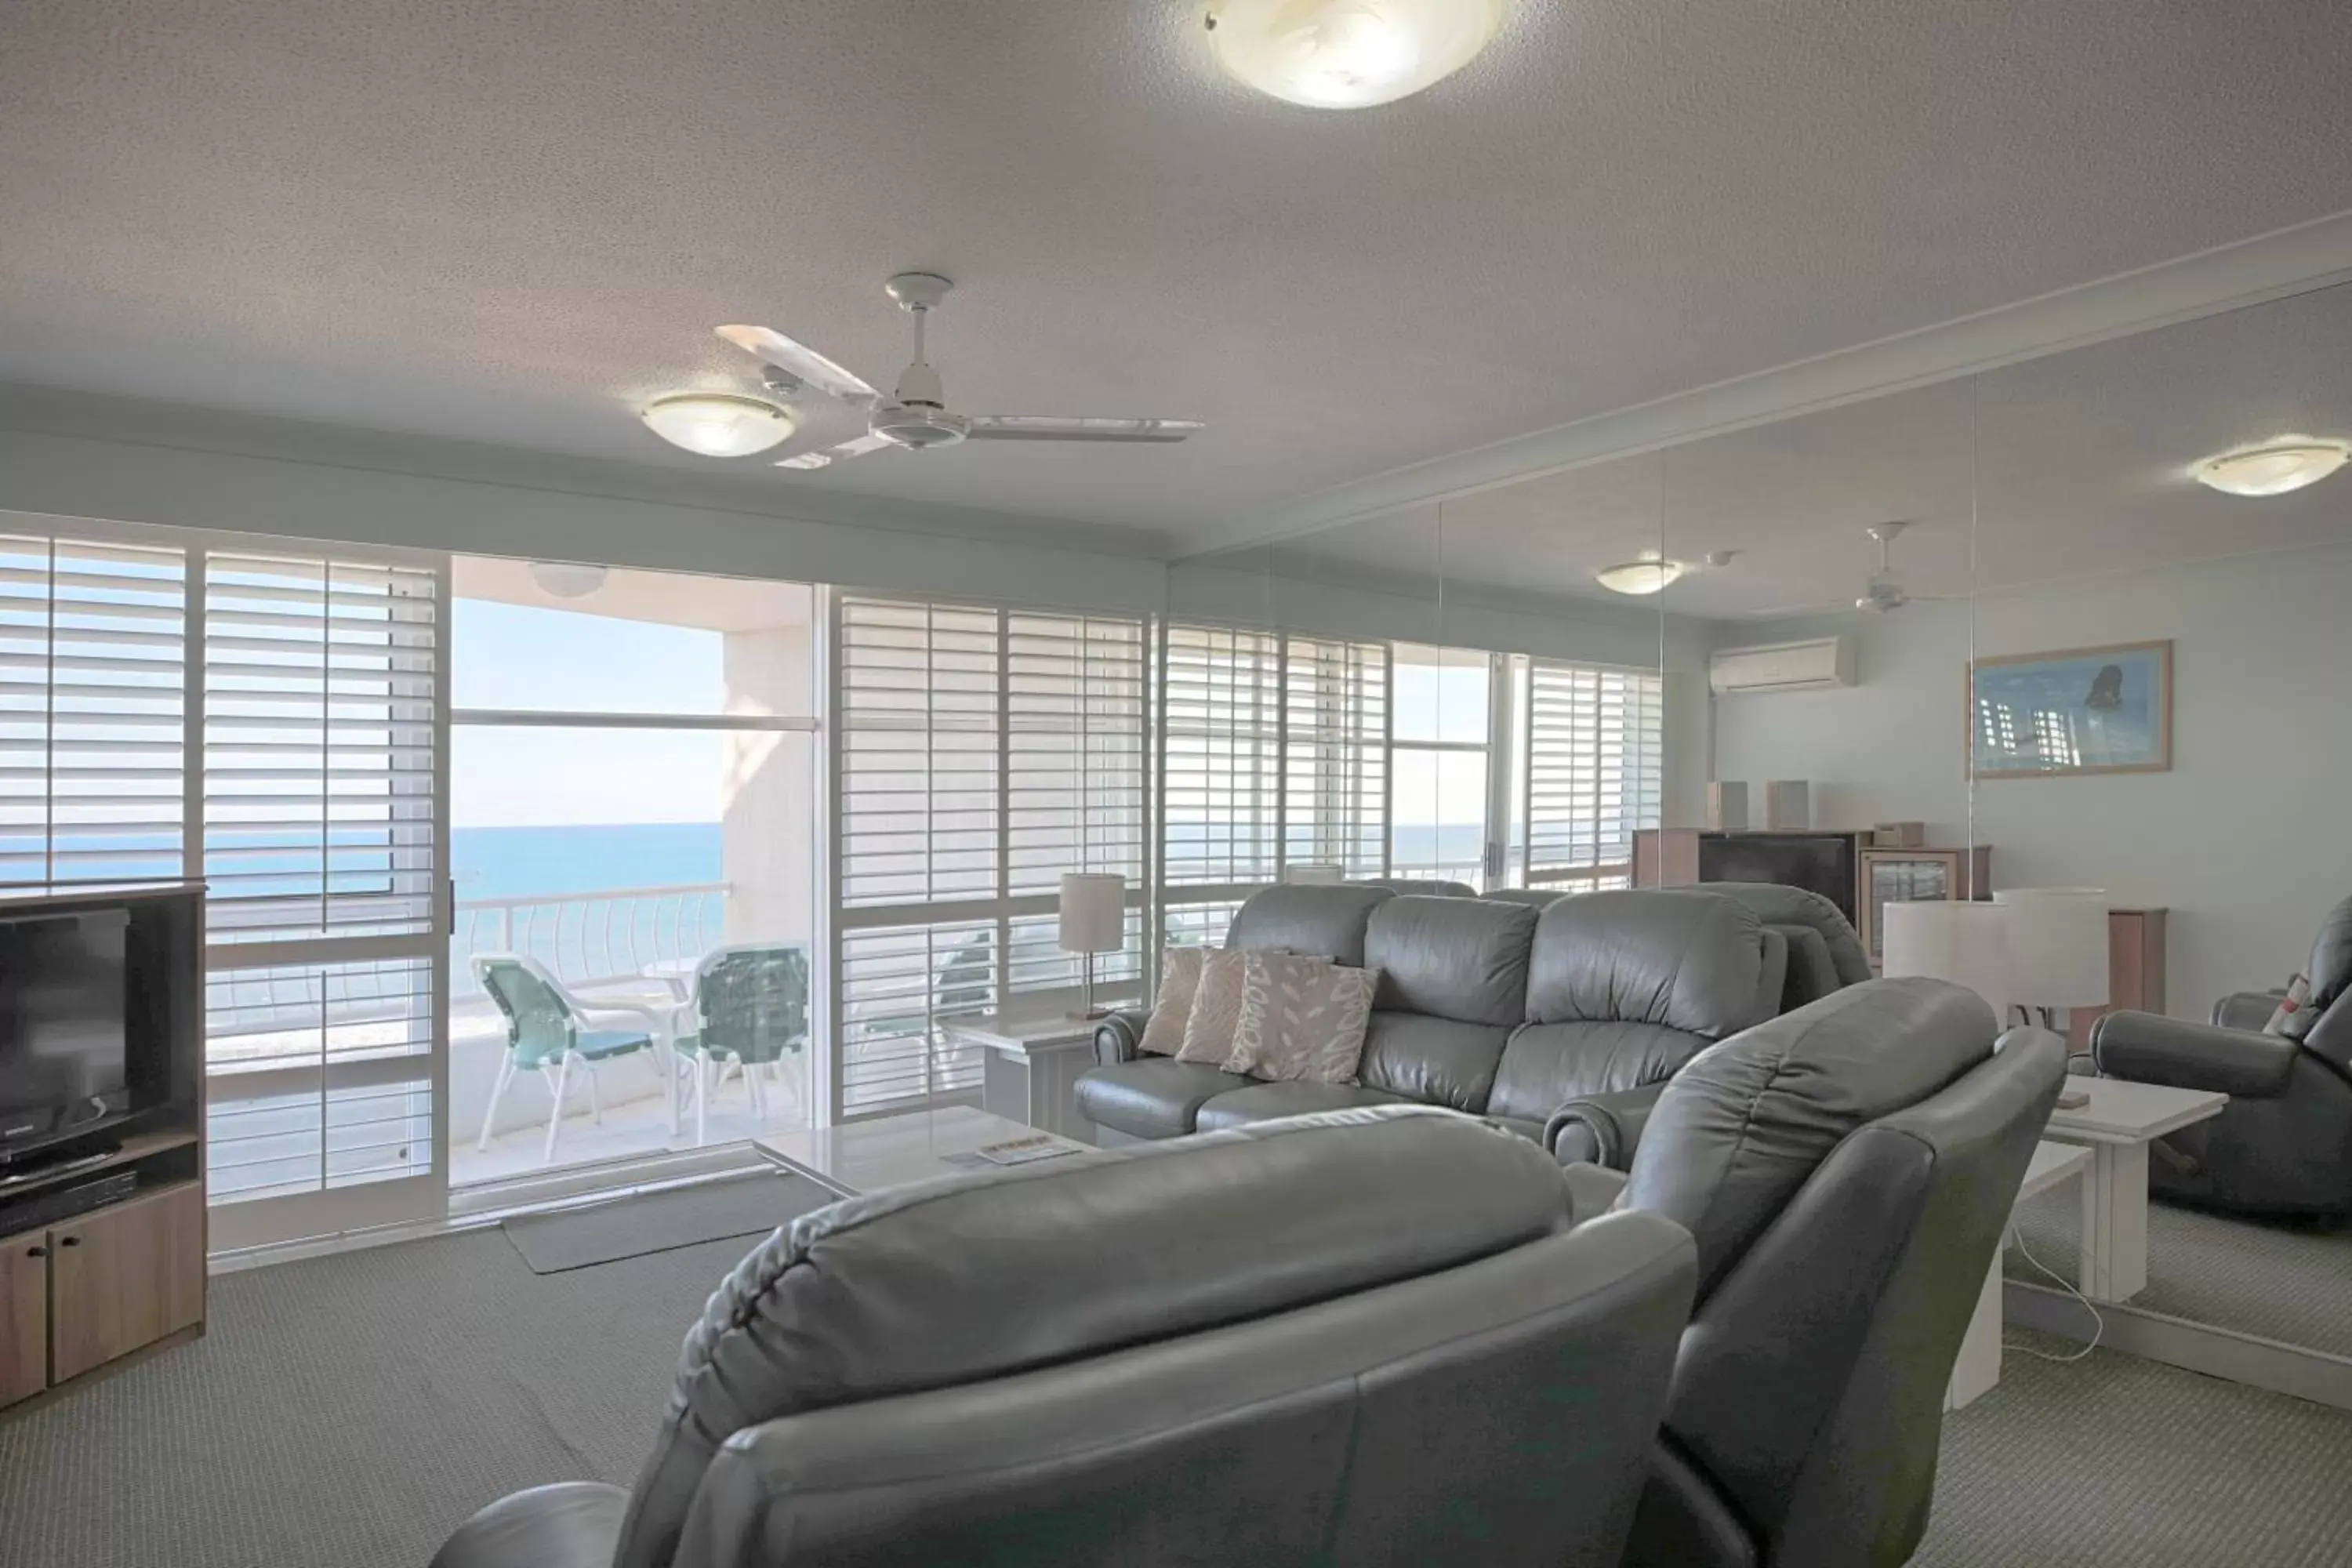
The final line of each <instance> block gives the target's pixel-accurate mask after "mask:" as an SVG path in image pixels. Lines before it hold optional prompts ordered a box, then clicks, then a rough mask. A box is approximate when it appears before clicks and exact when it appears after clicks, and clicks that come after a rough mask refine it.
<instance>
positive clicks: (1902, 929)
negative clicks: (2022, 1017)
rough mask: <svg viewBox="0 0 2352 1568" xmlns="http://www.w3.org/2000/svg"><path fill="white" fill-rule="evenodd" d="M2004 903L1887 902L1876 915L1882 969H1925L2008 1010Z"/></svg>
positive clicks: (1995, 1011)
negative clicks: (1879, 935)
mask: <svg viewBox="0 0 2352 1568" xmlns="http://www.w3.org/2000/svg"><path fill="white" fill-rule="evenodd" d="M2008 914H2009V910H2008V909H2007V907H2006V906H2003V905H2000V904H1980V903H1974V902H1969V901H1965V900H1942V899H1920V900H1911V901H1908V902H1905V901H1897V902H1894V903H1890V904H1888V905H1887V906H1886V907H1885V910H1882V911H1881V912H1880V915H1879V924H1880V926H1881V928H1882V931H1881V945H1882V948H1883V950H1884V952H1885V973H1886V974H1887V976H1888V977H1889V978H1892V977H1894V976H1895V975H1898V974H1926V975H1931V976H1933V977H1934V978H1936V979H1937V980H1948V981H1950V982H1952V983H1953V984H1956V985H1965V986H1967V987H1968V988H1969V990H1971V991H1973V992H1975V993H1976V994H1978V995H1979V996H1981V997H1983V998H1984V999H1985V1000H1986V1001H1987V1002H1989V1003H1990V1004H1991V1005H1992V1016H1993V1017H1994V1018H1995V1019H1996V1020H2004V1021H2005V1020H2006V1019H2007V1018H2008V1016H2009V1004H2010V1001H2011V983H2010V973H2009V969H2010V965H2009V936H2008V918H2007V917H2008Z"/></svg>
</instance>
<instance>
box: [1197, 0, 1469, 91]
mask: <svg viewBox="0 0 2352 1568" xmlns="http://www.w3.org/2000/svg"><path fill="white" fill-rule="evenodd" d="M1504 5H1505V0H1215V4H1213V5H1211V6H1210V7H1209V16H1208V22H1209V47H1211V48H1212V49H1213V50H1214V51H1215V53H1216V56H1217V63H1218V64H1220V65H1222V66H1223V67H1224V68H1225V69H1226V70H1227V71H1228V72H1230V73H1231V74H1232V75H1233V76H1234V79H1237V80H1239V81H1241V82H1243V83H1244V84H1246V85H1247V86H1250V87H1254V88H1255V89H1257V90H1258V91H1260V92H1263V93H1265V94H1267V95H1268V96H1269V97H1273V98H1278V99H1281V100H1283V101H1285V102H1286V103H1297V104H1304V105H1305V106H1306V107H1307V108H1309V109H1368V108H1370V107H1371V106H1372V105H1373V104H1376V103H1390V102H1393V101H1394V100H1397V99H1400V98H1405V97H1408V96H1410V95H1412V94H1413V93H1416V92H1419V91H1420V90H1421V89H1423V88H1425V87H1429V86H1431V85H1433V83H1435V82H1437V81H1439V80H1441V79H1444V78H1446V77H1449V76H1452V75H1453V74H1454V72H1455V71H1458V70H1460V69H1461V68H1463V67H1464V66H1466V65H1468V64H1469V63H1470V62H1471V60H1472V59H1474V58H1476V56H1477V53H1478V51H1479V50H1481V49H1483V48H1485V47H1486V45H1487V43H1488V41H1489V40H1490V39H1492V38H1493V37H1494V36H1495V31H1496V28H1498V27H1500V26H1502V25H1503V11H1504Z"/></svg>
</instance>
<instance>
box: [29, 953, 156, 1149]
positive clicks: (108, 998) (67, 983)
mask: <svg viewBox="0 0 2352 1568" xmlns="http://www.w3.org/2000/svg"><path fill="white" fill-rule="evenodd" d="M129 934H130V917H129V916H128V915H127V914H126V913H124V912H123V911H121V910H106V911H103V912H100V913H93V914H83V915H55V916H50V915H42V916H35V917H33V918H31V919H26V920H12V921H0V1142H7V1141H8V1140H10V1139H12V1138H23V1137H29V1136H38V1135H39V1134H42V1133H45V1132H49V1131H58V1130H61V1129H63V1128H65V1127H68V1126H71V1125H72V1124H74V1123H77V1122H80V1121H91V1120H95V1119H96V1118H98V1117H100V1116H102V1115H104V1114H106V1112H107V1111H108V1110H110V1109H116V1110H119V1109H121V1101H122V1099H123V1091H124V1089H126V1087H127V1081H126V1077H125V1070H124V1049H123V1017H122V1016H123V1006H124V1001H125V996H124V982H123V973H124V963H125V952H124V950H125V947H126V944H127V941H128V937H129ZM107 1101H111V1102H112V1103H111V1105H110V1104H109V1103H107Z"/></svg>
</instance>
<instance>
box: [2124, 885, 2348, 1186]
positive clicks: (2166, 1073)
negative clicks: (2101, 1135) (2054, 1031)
mask: <svg viewBox="0 0 2352 1568" xmlns="http://www.w3.org/2000/svg"><path fill="white" fill-rule="evenodd" d="M2304 973H2305V975H2307V976H2308V977H2309V978H2310V981H2311V998H2310V1001H2309V1003H2308V1004H2307V1005H2305V1007H2304V1008H2303V1009H2302V1010H2301V1013H2300V1015H2299V1016H2300V1018H2301V1019H2302V1020H2303V1021H2304V1023H2305V1027H2304V1031H2303V1034H2302V1037H2301V1038H2299V1039H2298V1038H2294V1037H2289V1036H2284V1035H2266V1034H2264V1033H2263V1025H2265V1024H2267V1023H2268V1022H2269V1021H2270V1016H2271V1014H2272V1013H2273V1011H2275V1010H2276V1009H2277V1007H2278V1004H2279V997H2280V993H2278V992H2244V991H2242V992H2239V993H2238V994H2235V995H2231V996H2225V997H2223V998H2222V999H2221V1002H2220V1003H2218V1004H2217V1005H2215V1006H2214V1008H2213V1021H2212V1023H2211V1024H2210V1025H2208V1024H2193V1023H2190V1022H2189V1021H2188V1020H2186V1019H2182V1018H2167V1017H2162V1016H2158V1015H2157V1014H2154V1013H2133V1012H2121V1013H2109V1014H2107V1015H2106V1016H2104V1017H2102V1018H2101V1019H2099V1021H2098V1022H2097V1023H2095V1024H2094V1025H2093V1026H2091V1056H2092V1059H2093V1060H2094V1061H2095V1063H2096V1064H2097V1066H2098V1069H2099V1071H2100V1073H2101V1074H2102V1075H2104V1076H2105V1077H2107V1078H2121V1079H2131V1080H2133V1081H2134V1082H2137V1083H2160V1084H2168V1085H2171V1086H2172V1087H2174V1088H2176V1089H2214V1090H2219V1091H2220V1092H2221V1093H2223V1094H2226V1095H2228V1096H2229V1097H2230V1103H2229V1105H2228V1107H2227V1108H2226V1109H2224V1110H2222V1112H2221V1115H2219V1116H2217V1117H2214V1118H2212V1119H2211V1120H2210V1121H2200V1122H2198V1123H2197V1124H2196V1125H2194V1126H2192V1127H2185V1128H2182V1129H2181V1130H2180V1131H2178V1132H2175V1133H2173V1134H2171V1135H2170V1136H2169V1137H2168V1138H2166V1139H2165V1140H2164V1143H2163V1146H2162V1147H2161V1148H2160V1149H2158V1151H2157V1156H2158V1157H2157V1158H2155V1159H2153V1160H2150V1161H2149V1162H2148V1167H2147V1184H2148V1189H2149V1191H2151V1192H2153V1193H2155V1194H2157V1195H2158V1196H2160V1197H2166V1198H2170V1199H2173V1200H2175V1201H2177V1202H2181V1203H2189V1204H2196V1205H2204V1206H2209V1207H2213V1208H2220V1209H2227V1210H2231V1211H2233V1212H2236V1213H2240V1214H2255V1215H2352V899H2347V900H2345V901H2344V902H2343V903H2340V904H2338V905H2336V908H2335V909H2334V910H2331V911H2330V912H2329V913H2328V916H2327V919H2326V921H2325V922H2323V923H2322V924H2321V926H2320V929H2319V937H2318V940H2317V941H2316V942H2314V943H2313V944H2312V949H2311V963H2310V964H2309V966H2308V967H2307V968H2306V969H2305V971H2304Z"/></svg>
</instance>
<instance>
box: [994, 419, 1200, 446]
mask: <svg viewBox="0 0 2352 1568" xmlns="http://www.w3.org/2000/svg"><path fill="white" fill-rule="evenodd" d="M1206 428H1207V426H1204V425H1202V423H1201V422H1200V421H1199V420H1197V419H1054V418H1048V417H1047V416H1044V415H1041V414H975V415H973V416H971V430H970V431H969V432H968V433H967V434H966V436H965V439H967V440H971V441H1181V440H1182V439H1184V437H1187V436H1190V435H1191V434H1192V432H1193V431H1195V430H1202V429H1206Z"/></svg>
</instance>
